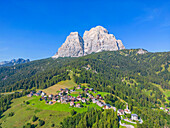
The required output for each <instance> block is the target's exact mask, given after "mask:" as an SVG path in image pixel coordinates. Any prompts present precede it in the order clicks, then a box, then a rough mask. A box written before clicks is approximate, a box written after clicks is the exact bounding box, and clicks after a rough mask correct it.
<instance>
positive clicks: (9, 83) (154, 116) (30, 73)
mask: <svg viewBox="0 0 170 128" xmlns="http://www.w3.org/2000/svg"><path fill="white" fill-rule="evenodd" d="M138 50H139V49H131V50H120V51H111V52H109V51H107V52H100V53H96V54H91V55H87V56H84V57H79V58H58V59H51V58H49V59H44V60H38V61H33V62H29V63H26V64H21V65H16V66H12V67H3V68H0V90H1V92H10V91H15V90H21V89H23V90H27V89H33V88H34V89H44V88H47V87H50V86H52V85H54V84H56V83H58V82H59V81H62V80H66V79H70V76H69V75H68V74H69V73H70V71H72V73H73V79H74V81H75V82H76V83H77V84H79V83H87V84H89V85H90V87H92V88H94V89H95V90H98V91H102V92H109V93H112V94H114V95H116V96H118V97H120V98H121V99H123V100H125V101H126V102H127V103H128V104H129V107H130V110H131V111H134V112H136V113H137V114H138V115H139V116H140V117H141V118H142V119H144V120H145V121H144V123H143V124H142V125H140V124H138V126H139V127H144V128H146V127H148V126H152V127H163V126H167V125H170V122H169V121H170V117H169V115H168V114H166V113H164V112H162V111H160V110H158V111H157V110H154V109H158V108H159V107H160V106H164V105H167V106H169V107H170V101H169V99H170V97H169V93H170V52H164V53H146V54H137V51H138ZM3 98H4V96H3ZM2 102H4V101H2ZM2 102H1V104H3V103H2ZM108 102H110V103H111V102H112V99H110V101H108ZM1 107H2V106H1ZM153 108H154V109H153ZM1 110H2V109H1ZM3 110H4V109H3ZM92 111H94V110H91V111H90V110H89V112H87V113H86V114H82V116H81V115H77V116H76V117H74V118H79V116H81V117H82V121H80V122H77V124H73V125H74V126H75V125H77V126H81V125H84V124H82V123H81V122H83V120H84V118H85V117H84V116H88V115H90V113H91V112H92ZM94 115H96V116H98V121H99V122H100V117H101V116H105V115H102V113H101V112H97V111H94ZM106 115H107V114H106ZM113 115H114V113H113ZM74 118H73V119H68V120H70V121H72V120H74ZM114 120H116V118H115V119H114ZM101 121H104V120H101ZM64 122H65V121H64ZM64 122H63V124H62V126H63V127H65V126H67V125H69V124H67V123H66V122H65V123H64ZM115 123H116V122H115ZM89 125H90V127H92V126H93V127H96V126H99V125H101V124H100V123H97V122H96V120H94V121H93V122H89ZM106 125H113V124H109V122H108V124H106ZM115 125H117V123H116V124H115Z"/></svg>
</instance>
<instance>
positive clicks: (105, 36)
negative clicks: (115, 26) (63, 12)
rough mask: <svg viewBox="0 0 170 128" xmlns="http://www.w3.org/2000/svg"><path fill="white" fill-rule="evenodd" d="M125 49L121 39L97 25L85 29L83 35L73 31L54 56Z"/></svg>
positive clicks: (80, 54)
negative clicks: (87, 29)
mask: <svg viewBox="0 0 170 128" xmlns="http://www.w3.org/2000/svg"><path fill="white" fill-rule="evenodd" d="M121 49H125V47H124V45H123V43H122V41H121V40H116V38H115V36H114V35H113V34H109V32H108V31H107V29H105V28H104V27H102V26H96V27H93V28H91V29H90V30H89V31H85V32H84V34H83V37H81V36H80V35H79V33H78V32H71V33H70V35H69V36H67V38H66V41H65V42H64V43H63V44H62V46H61V47H60V48H59V49H58V52H57V53H56V54H55V55H54V56H52V58H58V57H80V56H84V55H88V54H91V53H93V52H95V53H96V52H101V51H116V50H121Z"/></svg>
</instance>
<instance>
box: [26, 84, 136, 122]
mask: <svg viewBox="0 0 170 128" xmlns="http://www.w3.org/2000/svg"><path fill="white" fill-rule="evenodd" d="M76 89H81V85H77V88H76ZM74 91H75V90H73V89H71V90H69V89H68V88H65V89H62V88H61V89H60V92H59V93H58V94H56V95H53V94H50V95H46V93H45V92H43V91H38V92H37V93H35V92H34V91H32V92H30V94H28V95H27V96H28V97H32V96H33V95H35V96H41V98H40V99H39V100H40V101H42V100H45V102H46V104H54V103H56V102H59V103H66V104H68V103H69V104H70V106H72V107H77V108H80V107H81V103H86V102H92V103H94V104H96V105H98V106H99V107H101V108H103V109H113V110H114V111H116V107H113V106H111V105H110V104H106V103H105V102H104V100H103V97H102V96H101V95H100V94H97V95H96V97H94V96H93V95H92V93H91V92H93V93H96V92H95V91H94V89H93V88H85V89H84V92H85V96H82V95H81V94H79V95H78V96H77V97H73V96H71V95H69V94H70V93H72V92H74ZM125 113H126V114H131V111H130V110H129V108H128V104H126V109H124V110H123V109H118V110H117V114H118V115H119V116H121V115H124V114H125ZM131 119H132V120H138V115H137V114H131Z"/></svg>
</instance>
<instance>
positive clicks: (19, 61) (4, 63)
mask: <svg viewBox="0 0 170 128" xmlns="http://www.w3.org/2000/svg"><path fill="white" fill-rule="evenodd" d="M27 62H30V60H29V59H26V60H24V59H22V58H19V59H12V60H11V61H2V62H0V67H5V66H13V65H16V64H23V63H27Z"/></svg>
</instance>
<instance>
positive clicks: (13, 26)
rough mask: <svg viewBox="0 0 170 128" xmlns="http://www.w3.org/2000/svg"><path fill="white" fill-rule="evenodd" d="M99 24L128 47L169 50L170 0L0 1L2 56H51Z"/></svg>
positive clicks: (0, 45) (39, 57)
mask: <svg viewBox="0 0 170 128" xmlns="http://www.w3.org/2000/svg"><path fill="white" fill-rule="evenodd" d="M97 25H101V26H103V27H105V28H106V29H108V31H109V33H112V34H114V35H115V37H116V38H117V39H121V40H122V42H123V44H124V45H125V47H126V48H127V49H131V48H144V49H146V50H148V51H150V52H164V51H170V1H169V0H167V1H166V0H134V1H132V0H111V1H108V0H102V1H100V0H85V1H83V0H65V1H64V0H63V1H62V0H51V1H47V0H0V61H3V60H10V59H13V58H25V59H27V58H28V59H31V60H35V59H41V58H47V57H50V56H52V55H54V54H55V53H56V52H57V50H58V48H59V47H60V46H61V45H62V43H63V42H64V41H65V39H66V37H67V36H68V35H69V33H70V32H73V31H78V32H79V34H80V35H81V36H82V35H83V33H84V31H85V30H89V29H90V28H92V27H95V26H97Z"/></svg>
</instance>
